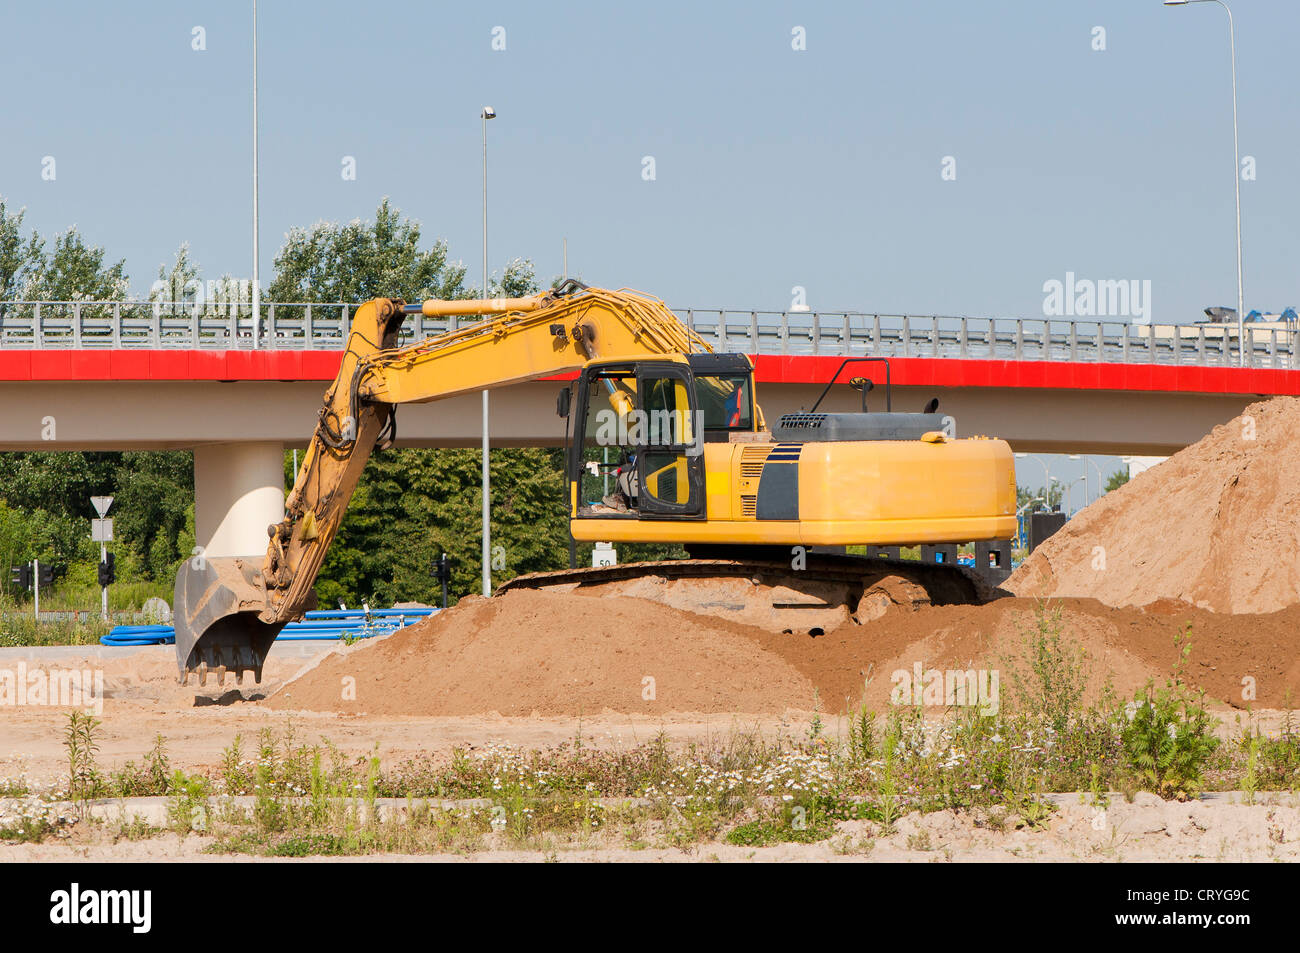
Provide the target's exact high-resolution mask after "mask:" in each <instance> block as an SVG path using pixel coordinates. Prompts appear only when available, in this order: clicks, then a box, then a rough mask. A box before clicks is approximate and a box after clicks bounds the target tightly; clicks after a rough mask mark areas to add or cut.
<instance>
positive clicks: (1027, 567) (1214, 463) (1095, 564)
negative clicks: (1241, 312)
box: [1005, 397, 1300, 613]
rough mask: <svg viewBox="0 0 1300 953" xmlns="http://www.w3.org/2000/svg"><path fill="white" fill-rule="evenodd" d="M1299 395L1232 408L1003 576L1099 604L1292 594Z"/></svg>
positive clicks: (1205, 603)
mask: <svg viewBox="0 0 1300 953" xmlns="http://www.w3.org/2000/svg"><path fill="white" fill-rule="evenodd" d="M1297 436H1300V398H1295V397H1275V398H1273V399H1271V400H1267V401H1263V402H1261V403H1256V404H1251V405H1250V406H1249V407H1248V408H1246V412H1245V413H1244V414H1242V415H1241V416H1240V417H1238V418H1236V419H1235V420H1233V421H1231V422H1230V423H1227V424H1224V425H1223V426H1220V427H1216V428H1214V430H1213V431H1212V432H1211V433H1210V434H1209V435H1208V436H1206V437H1204V438H1203V439H1202V440H1200V441H1198V442H1197V443H1195V444H1193V445H1192V446H1190V447H1187V448H1186V449H1184V450H1182V451H1181V452H1179V453H1177V454H1175V455H1174V456H1172V457H1170V458H1169V459H1168V460H1166V461H1165V462H1164V463H1162V464H1160V465H1159V466H1156V467H1153V468H1152V469H1150V470H1148V471H1146V472H1145V473H1141V474H1139V475H1138V476H1137V477H1135V478H1134V479H1133V480H1132V481H1130V482H1129V483H1128V484H1126V485H1125V486H1122V487H1120V488H1119V489H1118V490H1116V491H1114V492H1112V493H1108V494H1106V495H1105V496H1104V497H1102V498H1101V499H1100V500H1099V501H1097V502H1096V503H1094V504H1093V505H1092V506H1089V507H1088V508H1087V509H1085V510H1083V511H1082V512H1081V513H1080V514H1078V515H1077V516H1075V517H1074V519H1072V520H1070V522H1069V523H1067V524H1066V525H1065V527H1064V528H1063V529H1061V530H1060V532H1058V533H1056V535H1054V536H1053V537H1052V538H1051V539H1049V540H1048V541H1047V542H1046V543H1044V544H1043V545H1042V546H1040V547H1039V548H1038V549H1037V550H1035V551H1034V553H1033V554H1032V555H1031V556H1030V557H1029V558H1028V559H1027V560H1025V562H1024V564H1023V565H1021V567H1020V568H1019V569H1018V570H1017V571H1016V572H1015V574H1014V575H1013V576H1012V577H1011V579H1010V580H1009V581H1008V582H1007V583H1006V586H1005V587H1006V588H1007V589H1009V590H1011V591H1012V592H1014V593H1016V594H1017V595H1020V596H1044V595H1048V596H1090V597H1092V598H1095V599H1099V600H1101V601H1102V602H1105V603H1107V604H1108V605H1113V606H1125V605H1144V604H1146V603H1149V602H1152V601H1154V600H1156V599H1161V598H1168V599H1179V600H1183V601H1186V602H1191V603H1193V604H1195V605H1197V606H1201V607H1203V608H1207V609H1212V610H1214V611H1215V612H1245V613H1251V612H1255V613H1258V612H1273V611H1275V610H1278V609H1281V608H1283V607H1285V606H1290V605H1295V604H1297V603H1300V442H1298V441H1297V439H1296V438H1297Z"/></svg>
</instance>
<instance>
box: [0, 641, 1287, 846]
mask: <svg viewBox="0 0 1300 953" xmlns="http://www.w3.org/2000/svg"><path fill="white" fill-rule="evenodd" d="M170 652H171V650H170V649H150V650H145V651H142V652H139V653H135V654H133V655H132V656H127V657H123V656H110V657H109V658H108V659H107V660H105V659H94V660H88V661H90V663H91V664H95V665H99V666H102V667H103V669H104V671H105V690H106V694H107V695H108V696H109V697H108V698H107V699H106V700H105V701H104V709H103V712H102V716H101V717H102V720H103V725H102V728H101V729H100V733H99V740H100V749H99V753H98V760H99V763H100V765H101V766H103V767H106V768H112V767H117V766H120V765H121V764H123V763H124V762H126V761H135V762H137V763H139V762H140V761H141V760H142V759H143V757H144V756H145V754H146V753H147V752H148V750H149V748H150V747H151V746H152V745H153V741H154V738H155V736H156V735H158V734H162V735H163V736H164V737H165V738H166V739H167V747H168V753H169V756H170V758H171V761H172V763H173V765H175V766H178V767H183V768H185V769H187V770H194V769H196V768H204V767H212V766H215V765H216V764H217V763H218V762H219V760H220V757H221V753H222V750H223V749H224V748H225V747H227V746H228V745H229V744H230V743H231V741H232V740H233V739H234V737H235V736H236V734H242V735H243V737H244V741H245V745H246V746H248V745H252V744H254V743H255V741H256V737H257V734H258V732H259V731H260V730H261V729H263V728H272V729H274V730H276V731H277V732H279V733H281V734H282V733H283V732H285V731H287V730H290V729H291V730H292V732H293V735H294V738H295V739H296V741H298V742H300V743H313V742H316V741H318V740H328V741H330V742H332V743H333V744H335V745H337V746H338V747H340V748H341V749H343V750H345V751H348V752H351V753H355V754H362V753H368V752H371V751H373V750H374V749H375V746H376V745H377V746H378V749H379V753H380V755H381V757H382V758H383V759H384V762H385V763H386V764H393V763H396V762H398V761H400V760H402V759H403V758H405V757H408V756H413V755H417V754H430V753H433V754H435V755H437V754H439V753H448V754H449V752H450V750H451V749H452V748H453V747H454V746H464V747H468V748H471V749H473V748H475V747H482V746H486V745H489V744H493V743H504V744H511V745H518V746H524V747H546V746H548V745H554V744H559V743H563V742H572V741H573V740H574V739H575V738H577V737H581V738H582V739H583V743H584V744H589V745H594V746H597V747H608V748H626V747H631V746H634V745H636V744H638V743H641V742H644V741H647V740H649V739H651V738H653V737H654V736H655V735H656V734H658V733H659V732H661V731H662V732H664V733H665V734H666V735H667V736H668V737H669V738H671V739H673V740H676V741H682V742H685V741H691V740H695V741H709V740H714V739H716V740H721V739H725V738H726V737H727V736H728V735H730V734H733V733H735V732H737V731H758V732H761V733H763V734H765V735H767V736H769V737H778V736H781V735H786V736H791V737H800V736H802V735H803V734H804V733H805V732H806V730H807V726H808V721H809V719H810V718H811V716H812V713H811V712H807V711H799V710H794V709H791V710H788V711H786V712H783V713H780V714H773V713H767V714H755V715H741V714H709V713H694V714H693V713H665V714H638V715H632V714H616V713H612V712H604V713H597V714H593V715H589V716H588V715H583V716H545V717H543V716H531V717H519V716H516V717H505V716H500V715H495V714H494V715H473V716H470V715H465V716H419V717H417V716H372V715H348V714H339V713H320V712H303V711H275V710H272V709H270V708H269V707H267V706H266V705H264V704H262V703H261V699H262V698H264V697H265V696H266V695H267V694H269V693H270V692H273V691H274V690H276V689H277V688H278V687H280V685H282V684H283V683H284V682H285V681H286V680H288V679H289V678H291V677H292V676H293V675H294V674H296V673H297V672H298V671H300V670H301V669H302V668H303V667H304V666H310V665H312V664H315V663H316V662H317V661H318V659H312V658H280V659H274V658H273V659H272V660H271V661H270V662H269V663H268V665H267V670H266V679H265V682H264V684H263V685H262V686H260V687H254V686H252V685H246V686H245V687H244V689H243V691H242V692H236V691H234V690H232V689H231V688H230V687H229V685H228V686H227V690H226V691H225V692H224V693H222V692H219V691H218V690H217V689H216V688H215V686H210V687H209V688H208V690H207V691H206V692H203V691H201V690H198V689H196V688H195V686H194V685H192V684H191V685H190V686H188V687H185V688H182V687H181V686H179V685H177V684H176V683H175V678H174V671H175V670H174V662H173V660H172V658H171V655H170ZM36 661H37V660H35V659H33V660H32V662H33V664H36ZM73 661H75V660H73V659H68V658H61V659H60V660H59V662H60V664H65V665H66V664H70V663H71V662H73ZM0 662H2V663H3V665H4V666H7V667H13V665H14V659H13V658H5V659H3V660H0ZM1219 713H1220V714H1221V716H1223V717H1224V730H1225V731H1226V730H1229V728H1230V726H1231V724H1232V717H1231V716H1232V710H1231V709H1228V708H1221V709H1220V711H1219ZM1260 716H1261V721H1262V723H1263V724H1264V725H1266V726H1267V725H1272V724H1276V723H1277V721H1278V720H1279V719H1280V717H1281V713H1280V712H1261V713H1260ZM823 717H824V718H825V716H823ZM66 720H67V715H66V710H64V709H57V708H50V707H31V706H29V707H25V708H7V709H4V710H3V712H2V713H0V752H4V754H3V755H0V776H3V777H15V776H18V775H20V774H25V775H26V776H27V777H28V778H30V779H32V780H34V781H36V782H38V783H39V782H40V781H41V780H42V779H51V778H54V777H57V776H61V775H62V772H63V771H64V770H65V768H64V758H65V751H64V747H63V729H64V726H65V724H66ZM826 722H827V729H828V730H829V731H830V732H831V733H833V734H834V733H839V732H841V731H843V730H844V726H843V725H841V724H840V721H839V719H836V718H834V717H830V718H827V719H826ZM246 750H247V747H246ZM1055 800H1056V802H1057V804H1058V808H1059V809H1058V811H1057V813H1056V814H1055V815H1054V816H1053V818H1052V819H1051V820H1050V822H1049V823H1048V824H1047V826H1046V828H1045V829H1042V830H1037V831H1029V830H1007V831H1005V832H998V831H996V830H994V829H991V828H990V827H989V826H988V824H987V823H986V822H985V821H984V820H983V819H981V818H978V817H975V816H972V815H968V814H955V813H946V812H945V813H938V814H931V815H926V816H917V815H911V816H907V817H904V818H903V819H901V820H900V822H899V824H898V826H897V830H896V832H894V833H892V834H889V835H887V836H886V835H883V834H882V833H881V832H880V831H879V830H878V829H876V828H875V827H874V826H873V825H871V824H870V823H866V822H846V823H842V824H840V825H839V827H838V829H837V832H836V834H835V835H834V836H833V837H832V838H830V839H829V840H827V841H824V842H821V843H817V844H786V845H781V846H776V847H767V848H742V847H735V846H732V845H726V844H711V845H704V846H701V847H698V848H693V849H690V850H685V851H683V850H678V849H659V848H648V849H643V850H631V849H627V848H625V847H624V846H622V845H621V844H620V843H618V842H613V843H600V844H597V843H595V842H593V844H592V846H590V847H587V848H576V849H563V850H559V851H557V852H548V851H524V850H516V849H501V850H487V851H482V852H476V853H473V854H470V855H466V856H464V857H460V856H455V855H448V856H438V855H435V856H429V855H419V856H415V857H405V856H399V855H383V859H385V860H394V861H406V860H410V861H427V860H466V861H472V862H475V861H539V860H560V861H602V862H683V861H685V862H689V861H715V860H716V861H757V862H762V861H841V860H867V861H904V862H922V863H924V862H945V861H1007V862H1015V861H1096V862H1107V861H1148V862H1159V861H1165V860H1206V861H1264V860H1300V798H1297V797H1295V796H1289V795H1283V796H1276V795H1268V796H1262V797H1261V798H1260V803H1257V804H1256V805H1253V806H1252V805H1247V804H1243V803H1236V802H1237V801H1239V800H1240V796H1239V795H1238V796H1235V797H1234V796H1233V795H1213V796H1210V797H1209V798H1208V799H1206V800H1203V801H1201V802H1196V803H1191V804H1176V803H1165V802H1162V801H1160V800H1159V799H1157V798H1155V797H1153V796H1150V795H1145V794H1140V795H1138V796H1137V798H1136V800H1135V801H1134V802H1133V803H1127V802H1125V801H1124V800H1123V798H1122V797H1120V796H1118V795H1116V796H1113V797H1112V799H1111V804H1110V805H1109V808H1108V810H1107V811H1106V812H1105V814H1104V815H1101V814H1099V812H1098V811H1097V810H1095V809H1094V808H1092V807H1090V806H1087V805H1085V804H1083V803H1082V802H1081V799H1080V796H1079V795H1074V794H1070V795H1062V796H1058V797H1056V798H1055ZM208 844H209V840H208V839H206V838H203V837H199V836H189V837H186V838H183V839H182V838H179V837H176V836H175V835H172V834H167V835H163V836H159V837H153V838H149V839H147V840H140V841H121V842H119V843H108V842H106V838H105V835H104V834H103V833H102V832H101V833H99V834H96V835H91V834H89V833H88V834H87V835H81V834H76V835H74V836H73V837H72V838H71V839H70V840H69V841H56V840H52V841H47V842H46V843H43V844H36V845H0V862H8V861H40V860H77V859H87V860H95V861H141V862H167V861H193V860H207V861H214V860H215V861H222V860H225V861H231V860H235V859H236V858H229V857H223V856H214V855H210V854H205V853H204V852H203V851H204V848H205V847H207V846H208ZM328 859H329V860H331V861H338V862H346V861H348V860H352V859H356V858H328ZM369 859H376V858H374V857H371V858H369ZM237 860H239V861H240V862H244V861H247V860H248V858H237Z"/></svg>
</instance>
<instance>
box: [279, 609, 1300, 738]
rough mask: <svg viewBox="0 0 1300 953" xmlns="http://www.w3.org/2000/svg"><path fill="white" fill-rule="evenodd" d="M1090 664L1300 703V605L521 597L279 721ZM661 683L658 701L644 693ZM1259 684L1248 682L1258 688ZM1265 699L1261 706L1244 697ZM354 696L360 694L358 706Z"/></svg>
mask: <svg viewBox="0 0 1300 953" xmlns="http://www.w3.org/2000/svg"><path fill="white" fill-rule="evenodd" d="M1058 610H1059V612H1060V632H1061V637H1062V642H1063V643H1064V644H1065V645H1068V646H1071V647H1075V648H1077V649H1078V650H1079V651H1080V652H1081V653H1082V655H1083V658H1084V662H1083V667H1084V669H1085V670H1086V671H1087V672H1088V673H1090V682H1089V685H1088V692H1087V696H1086V697H1095V696H1096V695H1097V693H1099V692H1100V691H1101V690H1102V689H1103V687H1105V686H1106V685H1109V686H1110V687H1111V688H1112V689H1113V690H1114V691H1116V692H1118V693H1119V694H1121V695H1128V694H1131V693H1132V692H1133V691H1134V690H1135V689H1138V688H1140V687H1142V686H1143V685H1144V684H1145V683H1146V682H1147V681H1148V680H1149V679H1154V680H1156V681H1162V680H1163V679H1164V678H1166V677H1167V676H1168V675H1169V674H1170V672H1171V671H1172V667H1173V664H1174V662H1175V661H1176V659H1177V650H1176V648H1175V638H1176V637H1177V636H1178V635H1179V634H1187V635H1188V637H1189V638H1190V641H1191V643H1192V653H1191V657H1190V660H1189V661H1188V663H1187V665H1186V667H1185V671H1184V677H1185V679H1186V680H1187V681H1188V682H1190V683H1191V684H1192V685H1193V686H1195V687H1197V688H1201V689H1204V690H1205V692H1206V693H1207V696H1208V697H1209V698H1210V699H1211V700H1213V701H1217V702H1218V703H1220V704H1221V705H1226V706H1231V707H1239V708H1240V707H1246V706H1247V705H1249V706H1251V707H1261V706H1262V707H1274V708H1280V707H1283V706H1284V705H1285V704H1286V703H1287V701H1288V699H1290V698H1297V697H1300V662H1297V661H1296V660H1297V659H1298V658H1300V606H1296V607H1292V608H1291V609H1287V610H1283V611H1280V612H1276V613H1271V614H1263V615H1256V616H1228V615H1222V614H1219V613H1214V612H1210V611H1207V610H1205V609H1200V608H1198V607H1196V606H1192V605H1188V604H1186V603H1178V602H1174V601H1171V600H1162V601H1158V602H1156V603H1153V604H1150V605H1148V606H1147V607H1145V608H1115V607H1112V606H1107V605H1105V604H1103V603H1101V602H1099V601H1097V600H1095V599H1075V598H1072V599H1060V600H1052V601H1051V602H1050V603H1049V604H1046V605H1045V604H1044V603H1043V602H1041V601H1039V600H1035V599H1017V598H1005V599H999V600H996V601H994V602H991V603H989V604H987V605H982V606H930V605H918V606H908V605H906V604H901V605H900V604H894V603H891V604H890V605H889V607H888V608H886V609H885V611H884V612H883V613H881V614H879V615H878V616H877V617H875V618H869V617H868V618H866V619H865V620H864V621H863V622H861V623H858V622H854V621H852V620H849V621H846V622H844V623H842V624H841V625H839V626H838V627H837V628H835V629H833V630H831V631H829V632H827V633H825V634H822V635H817V636H810V635H808V634H807V633H805V632H792V633H783V632H775V631H772V630H770V629H765V628H760V627H758V626H754V625H747V624H743V623H737V622H733V621H730V620H727V619H720V618H713V617H710V616H706V615H700V614H696V613H691V612H686V611H684V610H681V609H676V608H673V607H672V606H667V605H664V604H662V603H658V602H654V601H651V600H649V599H638V598H632V597H628V596H606V597H601V596H600V594H599V589H598V588H597V589H587V590H583V591H582V593H581V594H567V593H565V594H561V593H550V592H530V591H526V590H525V591H516V592H508V593H505V594H504V595H502V596H499V597H497V598H494V599H491V600H485V599H482V598H475V599H468V600H464V601H462V603H461V605H460V606H458V607H457V608H456V609H453V610H450V611H448V612H446V613H443V614H441V615H440V616H436V617H434V618H432V619H429V620H426V621H424V622H421V623H419V624H418V625H415V626H411V627H409V628H407V629H404V630H402V631H400V632H398V633H396V634H395V635H393V636H392V637H390V638H388V639H386V640H384V641H382V642H380V643H377V644H373V645H369V644H362V645H358V646H354V647H351V648H350V649H348V650H347V651H345V652H340V653H335V654H332V655H330V656H327V657H326V658H324V659H323V660H321V661H320V662H319V663H318V664H317V665H316V666H315V667H314V668H311V669H309V670H307V671H305V672H303V673H302V674H301V675H299V676H298V677H297V678H296V679H294V680H292V681H290V682H289V683H288V684H286V685H285V686H284V687H283V688H282V689H280V690H279V691H278V692H276V693H275V694H273V695H272V696H271V697H270V698H269V699H268V700H267V701H266V703H265V704H266V705H267V706H269V707H271V708H273V709H298V710H303V709H306V710H311V711H325V712H338V713H350V714H360V713H365V714H369V715H418V716H429V715H470V714H481V713H493V714H499V715H507V716H528V715H581V714H584V713H586V714H596V713H612V712H622V713H637V714H651V715H655V714H663V713H668V712H699V713H723V712H745V713H751V714H774V713H780V712H783V711H787V710H796V711H808V710H823V711H827V712H830V713H835V714H839V713H843V712H845V711H848V710H851V709H852V708H853V707H855V706H856V705H858V704H860V703H863V704H866V705H867V706H868V707H870V708H873V709H876V710H882V709H884V708H886V707H887V706H888V705H889V704H890V696H891V692H892V691H893V688H894V679H893V676H894V673H895V672H898V671H908V672H911V671H913V670H914V667H915V666H916V665H918V664H919V665H920V666H921V667H922V669H923V670H929V669H931V668H938V669H945V670H946V669H951V668H957V669H962V670H966V669H984V670H990V671H993V670H996V671H998V672H999V680H1000V691H1001V692H1002V693H1003V696H1002V697H1006V694H1005V693H1007V692H1010V691H1014V685H1015V678H1016V675H1017V674H1022V675H1027V674H1028V670H1029V653H1030V651H1031V645H1030V640H1031V637H1032V633H1033V632H1034V631H1035V629H1036V627H1037V626H1038V624H1039V620H1040V618H1042V617H1043V615H1044V613H1046V614H1047V615H1049V616H1050V615H1051V613H1053V612H1054V611H1058ZM648 678H651V679H653V680H654V681H653V685H654V693H653V697H646V695H645V694H643V693H644V692H645V687H646V685H648V684H649V683H647V682H646V681H645V680H646V679H648ZM1244 679H1249V680H1250V681H1248V682H1243V680H1244ZM1246 687H1253V690H1254V693H1255V696H1254V698H1251V697H1249V692H1246V697H1243V689H1244V688H1246ZM345 688H348V689H351V691H348V692H345V691H344V689H345Z"/></svg>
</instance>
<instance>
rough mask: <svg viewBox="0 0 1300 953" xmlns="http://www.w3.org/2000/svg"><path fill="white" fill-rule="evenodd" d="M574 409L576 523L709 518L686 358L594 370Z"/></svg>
mask: <svg viewBox="0 0 1300 953" xmlns="http://www.w3.org/2000/svg"><path fill="white" fill-rule="evenodd" d="M573 411H574V412H573V413H572V414H571V415H570V424H569V425H570V427H571V428H572V430H573V436H572V441H571V445H570V449H569V459H568V469H569V479H570V485H571V488H572V489H571V493H572V496H573V500H572V503H573V515H574V517H575V518H579V519H581V518H583V517H601V518H606V519H608V518H615V519H703V518H704V460H703V453H702V449H703V440H704V425H703V418H702V416H701V411H700V405H699V400H698V397H697V394H696V380H695V376H694V374H693V373H692V371H691V366H690V363H689V362H688V361H686V360H684V359H674V358H672V357H663V356H655V357H654V358H653V359H651V360H628V361H602V362H599V363H593V364H591V365H588V366H587V367H586V368H585V369H584V371H583V372H582V375H581V376H580V377H579V379H578V388H577V397H576V400H574V401H573Z"/></svg>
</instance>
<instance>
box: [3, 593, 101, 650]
mask: <svg viewBox="0 0 1300 953" xmlns="http://www.w3.org/2000/svg"><path fill="white" fill-rule="evenodd" d="M41 608H42V611H44V608H45V606H44V601H43V600H42V605H41ZM110 628H112V623H110V622H104V621H103V620H101V619H99V618H95V617H92V618H91V619H89V620H87V621H85V622H74V621H73V620H71V619H59V620H53V621H41V622H37V621H36V620H35V619H33V618H32V614H31V612H30V611H28V612H26V613H24V612H21V611H18V610H0V647H13V646H43V645H97V644H98V643H99V639H100V637H101V636H103V635H107V634H108V630H109V629H110Z"/></svg>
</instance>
